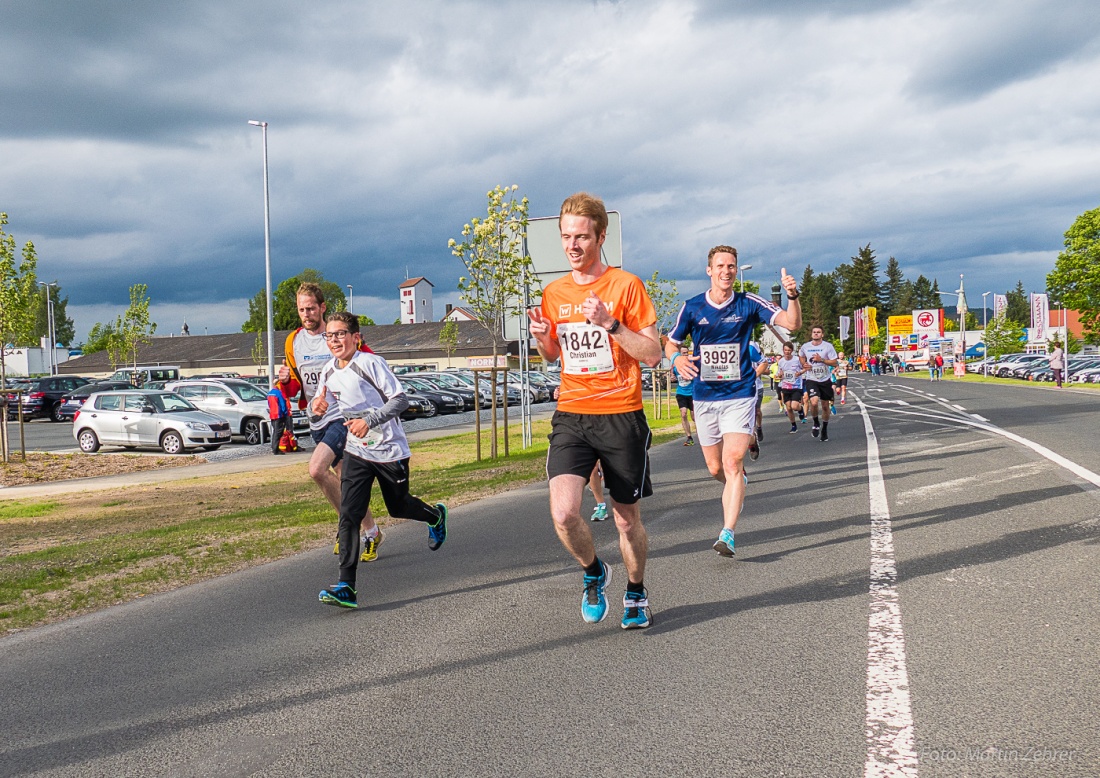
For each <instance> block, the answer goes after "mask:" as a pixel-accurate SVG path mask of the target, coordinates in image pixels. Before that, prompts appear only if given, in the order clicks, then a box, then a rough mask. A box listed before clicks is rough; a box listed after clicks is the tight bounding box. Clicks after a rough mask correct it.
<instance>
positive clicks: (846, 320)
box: [840, 316, 852, 340]
mask: <svg viewBox="0 0 1100 778" xmlns="http://www.w3.org/2000/svg"><path fill="white" fill-rule="evenodd" d="M851 328H852V317H851V316H841V317H840V339H841V340H848V331H849V330H850V329H851Z"/></svg>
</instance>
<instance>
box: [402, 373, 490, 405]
mask: <svg viewBox="0 0 1100 778" xmlns="http://www.w3.org/2000/svg"><path fill="white" fill-rule="evenodd" d="M397 380H398V381H400V382H401V385H402V386H403V387H405V392H406V394H416V395H418V396H420V397H423V398H425V399H427V400H429V401H430V402H432V403H433V404H434V405H435V408H436V412H437V413H462V411H464V410H466V398H464V397H462V396H461V395H460V394H458V393H456V392H452V391H449V390H445V389H440V388H439V387H437V386H435V385H434V384H432V383H431V382H430V381H426V380H424V379H422V378H420V376H419V375H417V374H415V373H406V374H405V375H403V376H401V377H400V378H398V379H397ZM469 402H470V410H473V407H474V393H473V392H472V391H471V392H470V396H469Z"/></svg>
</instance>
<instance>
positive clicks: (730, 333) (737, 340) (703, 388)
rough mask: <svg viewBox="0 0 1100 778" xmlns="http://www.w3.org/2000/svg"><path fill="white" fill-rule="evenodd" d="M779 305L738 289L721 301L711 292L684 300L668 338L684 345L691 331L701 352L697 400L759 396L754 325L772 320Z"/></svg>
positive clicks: (694, 347) (695, 389)
mask: <svg viewBox="0 0 1100 778" xmlns="http://www.w3.org/2000/svg"><path fill="white" fill-rule="evenodd" d="M780 310H781V309H780V308H779V307H778V306H776V305H774V304H773V303H771V302H769V301H767V300H765V299H764V298H763V297H759V296H757V295H755V294H752V293H751V292H736V293H734V295H733V296H732V297H730V299H729V300H727V301H726V302H725V304H723V305H720V306H716V305H714V304H712V303H711V302H710V296H709V294H708V293H707V292H703V294H701V295H698V296H696V297H692V298H691V299H690V300H688V301H687V302H686V303H684V306H683V307H682V308H681V309H680V313H679V314H678V315H677V316H676V324H675V326H673V328H672V332H671V333H669V336H668V339H669V340H671V341H672V342H673V343H675V344H676V345H680V344H681V343H683V342H684V340H685V339H687V337H688V336H689V335H690V336H691V344H692V345H691V348H692V354H693V355H694V356H696V357H700V359H699V361H697V362H696V363H695V364H696V367H698V368H699V375H698V376H696V377H695V382H694V384H693V387H692V388H693V392H692V394H693V395H694V397H695V399H696V401H700V402H712V401H714V400H734V399H739V398H740V399H744V398H746V397H753V396H755V394H756V373H754V372H753V369H752V359H751V358H750V356H749V341H751V340H752V330H753V327H755V326H756V325H757V324H771V323H772V321H773V320H774V319H775V317H776V316H777V315H778V314H779V311H780ZM708 376H709V377H708Z"/></svg>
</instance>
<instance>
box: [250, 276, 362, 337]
mask: <svg viewBox="0 0 1100 778" xmlns="http://www.w3.org/2000/svg"><path fill="white" fill-rule="evenodd" d="M305 283H312V284H317V285H318V286H319V287H321V292H322V293H323V294H324V295H325V308H326V310H327V311H328V312H329V313H334V312H335V311H345V310H347V304H348V298H347V297H346V296H345V295H344V290H343V289H342V288H341V287H340V285H339V284H337V283H336V282H335V281H329V280H328V279H327V278H325V277H324V276H323V275H321V273H320V271H318V270H314V269H313V268H310V267H307V268H306V269H305V270H303V271H302V272H301V273H299V274H298V275H295V276H291V277H290V278H287V279H286V280H284V281H283V282H282V283H280V284H279V285H278V286H276V287H275V296H274V297H273V298H272V299H271V316H272V318H273V320H274V321H273V322H272V327H273V328H274V329H276V330H292V329H294V328H296V327H297V326H298V325H299V324H300V323H301V321H300V320H299V318H298V287H299V286H301V285H302V284H305ZM264 291H265V290H263V289H261V290H260V291H258V292H257V293H256V295H255V296H254V297H253V298H252V299H250V300H249V301H248V320H247V321H245V323H244V324H243V325H241V332H267V299H266V297H265V295H264ZM368 320H369V319H368V317H365V316H360V317H359V324H360V325H365V324H366V323H367V321H368ZM370 323H371V324H374V322H373V321H371V322H370Z"/></svg>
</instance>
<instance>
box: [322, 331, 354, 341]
mask: <svg viewBox="0 0 1100 778" xmlns="http://www.w3.org/2000/svg"><path fill="white" fill-rule="evenodd" d="M350 334H351V330H336V332H326V333H325V334H324V335H323V336H322V337H323V338H324V339H325V340H328V341H332V340H343V339H344V338H346V337H347V336H348V335H350Z"/></svg>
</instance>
